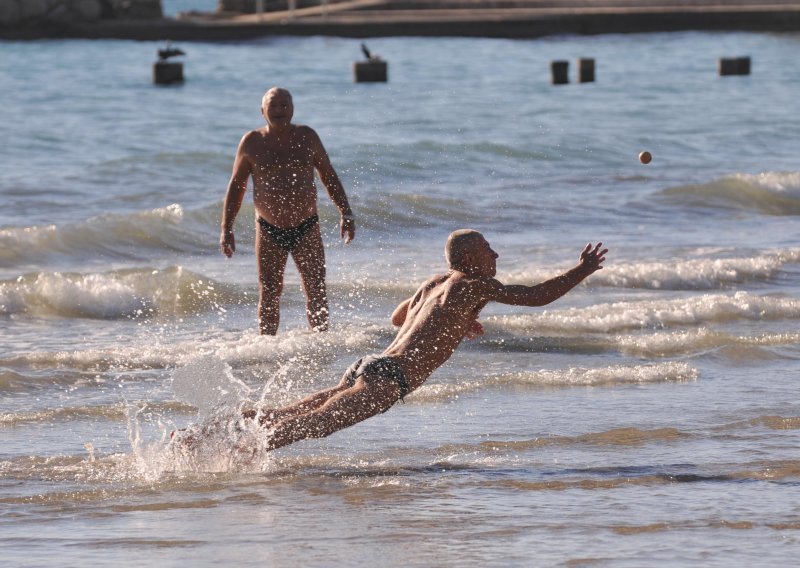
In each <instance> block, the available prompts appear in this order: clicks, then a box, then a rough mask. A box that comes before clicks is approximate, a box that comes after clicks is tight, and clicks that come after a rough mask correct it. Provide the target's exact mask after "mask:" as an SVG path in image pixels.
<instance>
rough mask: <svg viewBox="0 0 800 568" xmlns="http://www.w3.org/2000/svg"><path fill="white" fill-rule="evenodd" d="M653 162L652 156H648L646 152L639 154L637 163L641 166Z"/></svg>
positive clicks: (648, 153)
mask: <svg viewBox="0 0 800 568" xmlns="http://www.w3.org/2000/svg"><path fill="white" fill-rule="evenodd" d="M652 160H653V155H652V154H650V152H648V151H647V150H645V151H644V152H639V161H640V162H642V163H643V164H649V163H650V162H651V161H652Z"/></svg>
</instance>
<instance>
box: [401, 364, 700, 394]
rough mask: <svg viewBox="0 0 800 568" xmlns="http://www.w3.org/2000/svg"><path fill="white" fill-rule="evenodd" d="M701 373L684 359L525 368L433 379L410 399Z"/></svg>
mask: <svg viewBox="0 0 800 568" xmlns="http://www.w3.org/2000/svg"><path fill="white" fill-rule="evenodd" d="M699 376H700V374H699V372H698V371H697V369H695V368H694V367H692V366H690V365H689V364H687V363H684V362H676V361H670V362H663V363H654V364H647V365H611V366H608V367H597V368H583V367H570V368H567V369H557V370H546V369H542V370H537V371H522V372H515V373H506V374H499V375H494V376H489V377H486V378H483V379H481V380H480V381H465V382H456V383H436V382H435V381H434V382H431V383H428V384H425V385H423V386H421V387H420V388H419V389H417V390H416V391H414V392H413V393H411V395H409V397H408V401H409V402H425V403H431V402H441V401H443V400H449V399H452V398H454V397H458V396H459V395H464V394H469V393H474V392H480V391H482V390H485V389H486V388H487V387H494V388H506V387H517V388H518V387H529V388H543V387H549V388H561V387H580V386H614V385H623V384H645V383H662V382H682V381H695V380H697V379H698V378H699Z"/></svg>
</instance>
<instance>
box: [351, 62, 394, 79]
mask: <svg viewBox="0 0 800 568" xmlns="http://www.w3.org/2000/svg"><path fill="white" fill-rule="evenodd" d="M388 67H389V65H388V63H387V62H386V61H383V60H382V59H370V60H369V61H356V62H355V63H353V74H354V76H355V81H356V83H385V82H386V81H388V80H389V70H388Z"/></svg>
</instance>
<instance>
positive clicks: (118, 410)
mask: <svg viewBox="0 0 800 568" xmlns="http://www.w3.org/2000/svg"><path fill="white" fill-rule="evenodd" d="M147 408H148V410H150V411H155V412H159V413H162V414H165V413H168V412H169V413H179V412H181V413H190V412H192V411H193V408H192V407H190V406H188V405H185V404H182V403H180V402H162V403H158V402H151V403H148V404H147ZM129 413H130V408H129V406H128V405H127V404H126V403H123V402H120V403H117V404H104V405H97V406H65V407H60V408H47V409H42V410H33V411H21V412H6V413H0V427H3V426H9V427H10V426H20V425H22V424H30V423H49V424H54V423H56V422H59V423H63V422H68V421H75V420H94V419H103V420H106V421H116V422H124V421H125V420H127V419H128V417H129Z"/></svg>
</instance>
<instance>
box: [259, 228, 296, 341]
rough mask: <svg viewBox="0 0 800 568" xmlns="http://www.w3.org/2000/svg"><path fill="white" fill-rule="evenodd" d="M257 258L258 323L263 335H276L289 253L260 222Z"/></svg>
mask: <svg viewBox="0 0 800 568" xmlns="http://www.w3.org/2000/svg"><path fill="white" fill-rule="evenodd" d="M256 258H258V282H259V297H258V325H259V329H260V330H261V335H275V334H277V333H278V324H279V323H280V299H281V292H283V274H284V272H285V270H286V261H287V259H288V258H289V253H288V252H286V251H285V250H284V249H282V248H281V247H279V246H278V244H277V243H276V242H275V241H274V240H273V238H272V237H271V236H270V235H269V233H267V232H266V231H265V230H264V229H262V228H261V224H260V223H256Z"/></svg>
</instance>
